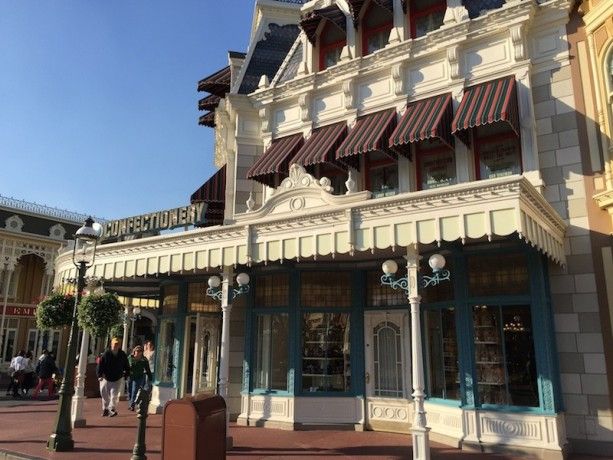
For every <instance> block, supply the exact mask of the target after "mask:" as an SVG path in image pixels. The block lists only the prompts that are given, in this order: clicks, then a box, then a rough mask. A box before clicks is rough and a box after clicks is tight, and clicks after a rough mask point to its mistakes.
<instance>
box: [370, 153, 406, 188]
mask: <svg viewBox="0 0 613 460" xmlns="http://www.w3.org/2000/svg"><path fill="white" fill-rule="evenodd" d="M392 165H394V166H395V167H396V175H397V176H398V183H397V184H396V187H395V188H394V189H393V190H394V193H393V194H391V195H397V194H398V193H399V192H400V171H399V170H398V160H394V159H392V158H389V157H386V158H381V159H378V160H372V159H370V157H369V155H366V156H365V159H364V187H365V189H366V190H370V191H371V192H372V193H373V194H375V193H376V192H375V191H374V190H372V179H371V177H370V173H371V171H374V170H377V169H382V168H386V167H388V166H392ZM383 196H388V195H387V194H385V195H383Z"/></svg>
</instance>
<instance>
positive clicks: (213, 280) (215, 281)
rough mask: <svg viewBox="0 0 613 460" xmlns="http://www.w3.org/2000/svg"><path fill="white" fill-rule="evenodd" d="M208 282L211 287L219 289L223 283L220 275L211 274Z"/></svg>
mask: <svg viewBox="0 0 613 460" xmlns="http://www.w3.org/2000/svg"><path fill="white" fill-rule="evenodd" d="M208 284H209V287H210V288H211V289H217V288H218V287H219V286H220V285H221V279H220V278H219V276H211V277H210V278H209V280H208Z"/></svg>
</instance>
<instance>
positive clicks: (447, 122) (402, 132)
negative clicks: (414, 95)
mask: <svg viewBox="0 0 613 460" xmlns="http://www.w3.org/2000/svg"><path fill="white" fill-rule="evenodd" d="M452 118H453V105H452V103H451V94H449V93H447V94H441V95H440V96H434V97H430V98H428V99H422V100H421V101H415V102H411V103H410V104H408V105H407V109H406V111H405V112H404V115H403V116H402V118H401V119H400V121H399V122H398V126H396V129H395V130H394V132H393V133H392V136H391V137H390V140H389V146H390V148H391V149H393V150H395V151H396V152H398V153H401V154H403V155H406V156H409V146H410V144H411V143H413V142H419V141H425V140H427V139H433V138H438V139H440V140H441V141H442V142H443V143H444V144H446V145H447V146H449V147H451V148H453V136H452V135H451V120H452Z"/></svg>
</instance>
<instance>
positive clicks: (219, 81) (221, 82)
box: [198, 66, 232, 97]
mask: <svg viewBox="0 0 613 460" xmlns="http://www.w3.org/2000/svg"><path fill="white" fill-rule="evenodd" d="M231 75H232V74H231V71H230V66H227V67H224V68H223V69H221V70H218V71H217V72H215V73H214V74H212V75H209V76H208V77H205V78H203V79H202V80H200V81H199V82H198V91H206V92H207V93H211V94H215V95H216V96H219V97H224V96H225V95H226V93H227V92H229V91H230V78H231Z"/></svg>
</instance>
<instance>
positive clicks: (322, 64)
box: [317, 21, 347, 72]
mask: <svg viewBox="0 0 613 460" xmlns="http://www.w3.org/2000/svg"><path fill="white" fill-rule="evenodd" d="M330 27H336V26H335V25H333V24H331V23H330V21H326V24H325V25H324V28H323V29H322V31H321V32H320V33H319V36H318V38H317V43H318V45H319V71H320V72H321V71H323V70H326V69H327V68H328V66H326V59H325V57H326V54H328V53H329V52H330V51H332V50H336V49H340V50H341V53H342V49H343V47H345V46H346V45H347V33H345V38H343V39H342V40H336V41H334V42H331V43H325V44H324V43H322V39H323V38H324V37H325V35H326V33H327V32H328V30H329V29H330ZM339 62H340V58H339V60H338V61H336V62H335V63H334V65H336V64H338V63H339ZM330 67H332V66H330Z"/></svg>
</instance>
